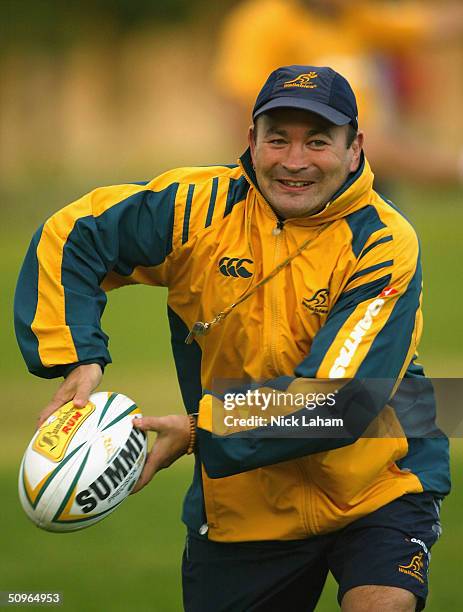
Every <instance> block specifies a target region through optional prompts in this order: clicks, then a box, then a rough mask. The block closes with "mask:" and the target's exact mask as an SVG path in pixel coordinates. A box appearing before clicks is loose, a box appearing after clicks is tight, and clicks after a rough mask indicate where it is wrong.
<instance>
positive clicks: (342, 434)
mask: <svg viewBox="0 0 463 612" xmlns="http://www.w3.org/2000/svg"><path fill="white" fill-rule="evenodd" d="M420 301H421V266H420V258H419V245H418V240H417V238H416V235H415V233H414V232H413V230H411V228H410V231H407V232H405V235H404V236H402V237H401V239H400V240H399V241H398V240H392V236H388V235H387V234H386V233H385V234H384V236H381V235H380V236H378V235H376V236H375V238H374V240H372V241H371V243H368V244H367V245H366V246H365V248H364V250H363V252H362V253H361V254H359V257H358V261H357V264H356V268H355V270H354V271H353V273H352V275H351V276H350V278H349V279H347V282H346V283H345V284H344V289H343V291H342V293H341V295H340V296H339V298H338V299H337V301H336V303H335V304H334V306H333V307H332V308H331V311H330V313H329V316H328V318H327V320H326V323H325V325H324V326H323V327H322V328H321V329H320V330H319V332H318V334H317V335H316V337H315V338H314V341H313V344H312V347H311V350H310V353H309V355H308V356H307V357H306V358H305V359H304V360H303V361H302V362H301V363H300V364H299V365H298V366H297V367H296V368H295V371H294V376H292V377H282V378H280V379H276V380H271V381H267V382H266V383H265V388H263V389H261V391H262V393H267V394H268V393H269V392H271V391H272V389H273V390H275V389H278V390H279V391H280V392H284V393H287V394H288V393H292V394H294V393H303V394H309V393H310V394H313V393H317V392H320V391H323V385H325V388H326V389H327V390H328V392H332V393H334V394H335V397H336V401H335V404H334V405H333V406H328V405H324V406H320V407H318V406H317V408H316V409H315V410H314V411H313V413H311V416H312V415H313V416H314V417H315V416H316V415H317V416H319V417H320V418H322V419H323V423H326V422H327V421H325V419H327V418H328V419H334V418H336V419H341V422H342V427H341V428H336V429H332V428H329V427H328V428H327V427H325V426H323V425H315V426H313V427H310V434H307V433H306V432H307V429H306V428H305V427H304V426H303V424H302V419H301V418H300V417H302V415H303V414H308V412H307V409H306V408H305V407H302V408H299V409H296V410H295V411H294V412H293V415H294V416H295V417H296V419H295V423H296V424H295V425H292V426H288V425H286V424H285V426H284V428H283V430H282V428H281V427H280V426H279V425H277V424H272V423H271V422H267V423H266V424H263V425H261V424H260V423H259V424H258V426H256V427H246V428H245V429H246V431H243V428H242V429H241V430H240V431H237V430H236V429H235V430H233V428H232V429H231V430H230V429H228V430H224V428H223V421H224V418H223V415H224V414H226V412H225V411H224V407H223V401H222V398H220V397H217V396H215V395H213V394H206V395H204V397H203V398H202V400H201V402H200V411H199V417H198V449H199V454H200V457H201V460H202V461H203V463H204V466H205V469H206V472H207V474H208V476H209V477H212V478H220V477H224V476H230V475H232V474H236V473H239V472H244V471H247V470H251V469H255V468H258V467H262V466H265V465H270V464H274V463H279V462H282V461H287V460H290V459H295V458H297V457H302V456H305V455H309V454H312V453H318V452H322V451H327V450H332V449H336V448H341V447H343V446H346V445H349V444H353V443H354V442H355V441H356V440H358V439H359V437H361V436H362V435H366V434H365V432H366V430H367V428H369V427H372V426H376V424H377V423H378V420H376V417H377V416H378V415H379V413H380V412H381V411H382V410H383V408H384V407H385V406H386V404H387V403H388V400H389V399H390V398H391V396H392V395H393V393H394V391H395V388H396V386H397V385H398V382H399V379H400V378H401V377H402V376H403V375H404V373H405V371H406V369H407V366H408V364H409V363H410V362H411V361H412V358H413V356H414V353H415V349H416V346H417V343H418V340H419V336H420V333H421V310H420ZM389 410H390V409H389ZM383 414H384V413H383ZM389 416H390V415H389ZM388 420H389V423H393V426H392V430H390V431H389V435H391V433H392V437H398V436H401V435H403V432H402V431H401V428H400V425H398V424H397V422H396V420H395V417H392V420H391V418H389V419H388ZM397 425H398V427H397ZM370 431H371V430H370V429H368V436H369V437H376V436H377V435H382V434H378V433H374V434H373V435H370ZM385 435H388V434H385ZM309 436H310V437H309Z"/></svg>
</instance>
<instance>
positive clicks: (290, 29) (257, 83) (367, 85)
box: [214, 0, 429, 126]
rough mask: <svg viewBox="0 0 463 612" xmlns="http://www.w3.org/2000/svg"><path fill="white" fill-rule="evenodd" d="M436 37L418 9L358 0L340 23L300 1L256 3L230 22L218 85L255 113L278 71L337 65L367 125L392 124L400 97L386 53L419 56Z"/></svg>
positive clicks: (227, 22)
mask: <svg viewBox="0 0 463 612" xmlns="http://www.w3.org/2000/svg"><path fill="white" fill-rule="evenodd" d="M428 30H429V15H428V13H427V12H426V11H425V10H424V9H423V8H422V7H420V6H418V5H417V4H416V3H408V2H406V3H401V4H400V11H399V10H398V7H397V3H394V2H381V3H379V4H378V3H376V5H373V4H372V3H371V2H364V1H361V0H353V1H351V2H348V3H347V2H346V3H345V8H344V9H342V10H339V11H338V12H337V13H336V15H335V16H333V15H327V14H322V13H321V12H320V11H319V10H318V11H316V10H313V9H312V8H311V7H310V3H306V4H304V2H299V1H297V0H249V1H248V2H243V3H241V4H240V5H239V6H238V7H237V8H236V9H235V10H234V11H233V12H231V13H230V14H229V15H228V17H227V18H226V20H225V23H224V27H223V31H222V36H221V40H220V43H219V49H218V53H217V61H216V65H215V68H214V75H215V81H216V83H217V86H218V88H219V91H220V92H221V93H222V95H224V96H226V97H230V98H232V99H235V100H236V101H238V102H239V103H240V104H241V105H243V106H245V107H247V108H248V109H249V113H250V111H251V108H252V105H253V102H254V99H255V92H256V91H257V90H258V89H259V88H260V87H261V86H262V85H263V83H264V81H265V79H266V78H267V76H268V75H269V74H270V73H271V72H272V71H273V70H275V69H276V68H278V67H279V66H284V65H290V64H305V65H307V64H309V65H315V66H330V67H332V68H334V69H335V70H337V71H338V72H340V73H341V74H342V75H343V76H345V77H346V78H347V79H348V81H349V82H350V84H351V85H352V88H353V89H354V91H355V93H356V96H357V103H358V108H359V118H360V122H361V125H362V126H364V125H365V124H371V123H375V124H378V123H383V124H385V123H387V122H389V120H390V118H391V117H390V115H391V114H392V113H393V112H394V103H393V100H394V92H393V91H391V87H390V85H389V84H388V81H389V79H388V78H387V74H385V73H384V71H383V70H382V69H381V62H380V61H378V60H380V58H381V54H387V53H390V52H392V51H394V53H397V52H403V51H405V50H407V49H412V48H413V47H414V46H415V44H416V43H417V42H419V41H420V40H421V38H422V37H423V35H424V34H425V33H426V32H427V31H428Z"/></svg>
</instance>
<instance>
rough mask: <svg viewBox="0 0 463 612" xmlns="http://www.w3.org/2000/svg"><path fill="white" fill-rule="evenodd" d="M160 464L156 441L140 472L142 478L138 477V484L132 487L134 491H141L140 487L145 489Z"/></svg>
mask: <svg viewBox="0 0 463 612" xmlns="http://www.w3.org/2000/svg"><path fill="white" fill-rule="evenodd" d="M158 464H159V457H158V453H157V448H156V443H154V446H153V448H152V449H151V452H150V454H149V455H148V457H147V459H146V463H145V466H144V468H143V470H142V472H141V474H140V478H139V479H138V481H137V484H136V485H135V486H134V488H133V489H132V493H137V492H138V491H140V489H143V487H144V486H146V485H147V484H148V483H149V482H150V480H151V479H152V478H153V476H154V475H155V474H156V472H157V471H158V467H159V465H158Z"/></svg>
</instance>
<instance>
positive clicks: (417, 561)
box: [398, 552, 424, 584]
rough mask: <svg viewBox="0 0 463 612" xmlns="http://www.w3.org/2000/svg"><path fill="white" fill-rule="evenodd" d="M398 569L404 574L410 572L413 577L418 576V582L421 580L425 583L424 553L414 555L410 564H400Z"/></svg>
mask: <svg viewBox="0 0 463 612" xmlns="http://www.w3.org/2000/svg"><path fill="white" fill-rule="evenodd" d="M398 569H399V572H401V573H402V574H408V575H409V576H413V578H416V579H417V580H418V582H421V583H422V584H423V583H424V579H423V570H424V562H423V553H422V552H419V553H418V554H417V555H413V557H412V560H411V561H410V563H409V564H408V565H399V568H398Z"/></svg>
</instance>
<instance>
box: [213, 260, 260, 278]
mask: <svg viewBox="0 0 463 612" xmlns="http://www.w3.org/2000/svg"><path fill="white" fill-rule="evenodd" d="M253 263H254V262H253V261H252V259H247V258H246V257H243V258H242V259H240V258H239V257H222V259H221V260H220V261H219V270H220V272H221V273H222V274H223V275H224V276H234V277H235V278H250V277H251V276H252V275H253V273H252V272H250V271H249V270H248V268H247V267H246V266H245V265H244V264H248V266H249V265H252V264H253Z"/></svg>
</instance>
